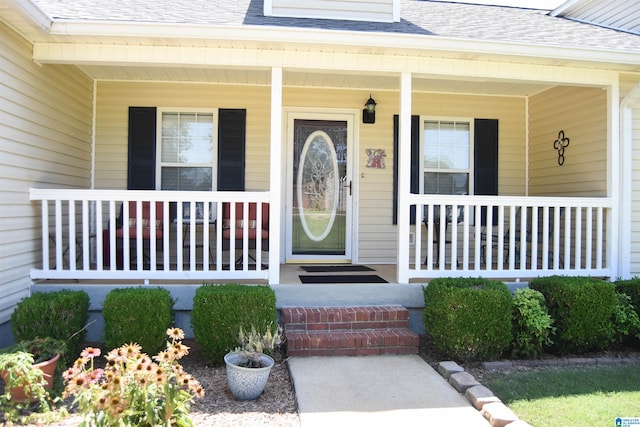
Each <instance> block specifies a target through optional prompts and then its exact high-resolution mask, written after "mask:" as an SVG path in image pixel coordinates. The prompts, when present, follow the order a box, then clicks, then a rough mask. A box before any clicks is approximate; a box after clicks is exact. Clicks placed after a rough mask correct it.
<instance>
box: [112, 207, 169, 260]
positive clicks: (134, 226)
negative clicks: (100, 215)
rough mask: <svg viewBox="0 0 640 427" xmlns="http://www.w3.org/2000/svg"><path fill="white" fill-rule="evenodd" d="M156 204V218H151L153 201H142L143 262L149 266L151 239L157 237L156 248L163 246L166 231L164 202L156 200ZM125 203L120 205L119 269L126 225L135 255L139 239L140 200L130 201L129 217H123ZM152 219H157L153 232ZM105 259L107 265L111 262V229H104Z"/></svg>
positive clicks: (117, 239) (117, 244) (131, 248)
mask: <svg viewBox="0 0 640 427" xmlns="http://www.w3.org/2000/svg"><path fill="white" fill-rule="evenodd" d="M155 204H156V213H155V218H154V219H152V218H151V202H142V212H141V213H140V219H139V220H140V221H141V222H142V224H141V226H142V228H141V232H142V233H141V234H142V235H141V236H140V238H141V240H142V245H143V246H142V248H143V249H142V251H143V262H144V264H145V266H148V264H149V263H150V260H151V257H150V255H149V251H150V249H151V244H150V242H151V239H155V240H156V242H157V244H156V248H161V247H162V238H163V233H164V229H163V228H164V227H163V218H164V204H163V202H155ZM123 206H124V204H123V205H122V206H121V207H120V217H119V218H118V224H119V225H118V228H117V229H116V233H115V234H116V265H117V268H118V269H121V268H122V261H123V259H122V258H123V255H122V239H123V238H124V236H125V227H126V228H128V231H129V241H130V254H131V255H135V247H136V243H137V239H138V215H137V213H138V202H136V201H129V202H128V206H129V214H128V219H125V218H123V216H124V209H123ZM151 221H155V230H154V231H153V232H152V230H151ZM104 232H105V234H104V239H103V242H104V243H103V245H104V259H105V262H104V264H105V266H108V264H109V231H108V230H104Z"/></svg>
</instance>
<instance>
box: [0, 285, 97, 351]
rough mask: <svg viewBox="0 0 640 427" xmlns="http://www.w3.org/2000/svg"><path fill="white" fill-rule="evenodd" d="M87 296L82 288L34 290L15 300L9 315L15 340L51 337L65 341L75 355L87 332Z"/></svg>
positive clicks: (68, 348) (68, 349)
mask: <svg viewBox="0 0 640 427" xmlns="http://www.w3.org/2000/svg"><path fill="white" fill-rule="evenodd" d="M88 318H89V295H88V294H87V293H86V292H84V291H71V290H62V291H57V292H36V293H34V294H32V295H31V296H29V297H27V298H25V299H23V300H22V301H20V302H19V303H18V305H17V306H16V308H15V310H14V311H13V313H12V314H11V327H12V330H13V336H14V337H15V339H16V341H23V340H32V339H34V338H36V337H42V338H44V337H51V338H56V339H58V340H61V341H64V342H66V348H67V353H68V354H75V352H76V350H77V349H78V348H79V347H80V344H81V343H83V342H84V338H85V335H86V330H85V326H86V324H87V320H88Z"/></svg>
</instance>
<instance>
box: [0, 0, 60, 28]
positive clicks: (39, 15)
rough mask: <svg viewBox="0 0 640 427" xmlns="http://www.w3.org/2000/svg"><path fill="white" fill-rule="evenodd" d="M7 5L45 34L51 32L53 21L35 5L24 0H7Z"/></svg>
mask: <svg viewBox="0 0 640 427" xmlns="http://www.w3.org/2000/svg"><path fill="white" fill-rule="evenodd" d="M9 3H10V6H11V7H13V8H14V9H15V10H17V11H19V13H20V14H22V15H23V16H24V17H26V18H27V19H28V20H29V21H30V22H31V23H32V24H35V25H36V26H38V27H39V28H41V29H43V30H44V31H46V32H51V27H52V26H53V19H51V17H49V15H47V14H46V13H45V12H44V11H43V10H42V9H41V8H40V7H39V6H38V5H37V4H35V3H34V2H32V1H24V0H9Z"/></svg>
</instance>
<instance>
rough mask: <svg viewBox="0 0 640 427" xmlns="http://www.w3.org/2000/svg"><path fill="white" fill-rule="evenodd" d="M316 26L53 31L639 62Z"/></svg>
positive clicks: (100, 24)
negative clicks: (327, 28)
mask: <svg viewBox="0 0 640 427" xmlns="http://www.w3.org/2000/svg"><path fill="white" fill-rule="evenodd" d="M345 33H347V32H346V31H337V30H321V29H315V28H311V29H310V28H290V27H287V28H283V27H273V26H264V27H262V26H260V27H258V26H224V27H223V26H208V25H201V26H197V25H189V26H185V25H181V24H157V23H141V22H136V23H134V22H127V23H114V22H104V21H95V22H93V21H82V22H73V21H65V22H60V21H56V22H54V23H53V25H52V28H51V31H50V34H52V35H59V36H67V37H71V38H72V39H73V37H98V38H99V37H106V38H113V37H141V38H145V39H148V38H159V39H173V40H178V41H179V40H181V39H182V40H193V39H203V40H216V39H217V40H230V41H252V42H256V43H259V44H260V43H283V44H292V40H295V44H302V45H304V44H324V45H334V46H347V47H356V48H357V47H371V48H390V49H408V50H413V51H416V50H417V51H420V50H422V51H442V52H454V53H472V54H479V55H491V56H512V57H520V58H542V59H557V60H562V61H580V62H595V63H606V64H623V65H636V66H637V65H638V64H640V49H638V51H614V50H611V49H604V48H585V47H580V46H550V45H532V44H529V43H517V42H504V41H487V40H477V39H464V38H450V37H438V36H424V35H412V34H391V33H379V32H370V33H355V34H354V33H348V34H349V37H345ZM70 41H71V40H70Z"/></svg>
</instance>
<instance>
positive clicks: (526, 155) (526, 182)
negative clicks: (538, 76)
mask: <svg viewBox="0 0 640 427" xmlns="http://www.w3.org/2000/svg"><path fill="white" fill-rule="evenodd" d="M530 99H531V98H530V97H529V96H527V98H526V99H525V103H524V132H525V135H524V195H525V196H529V120H530V117H529V100H530Z"/></svg>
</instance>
